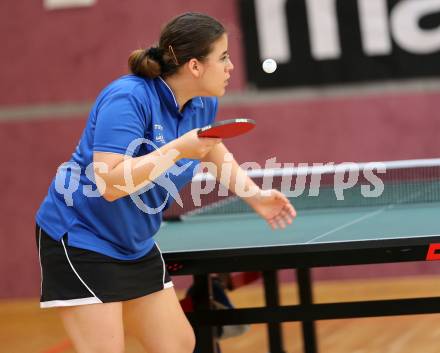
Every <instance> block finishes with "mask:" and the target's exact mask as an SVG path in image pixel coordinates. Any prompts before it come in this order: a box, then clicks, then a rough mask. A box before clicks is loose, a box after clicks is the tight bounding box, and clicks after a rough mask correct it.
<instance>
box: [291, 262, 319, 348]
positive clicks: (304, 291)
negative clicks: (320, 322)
mask: <svg viewBox="0 0 440 353" xmlns="http://www.w3.org/2000/svg"><path fill="white" fill-rule="evenodd" d="M296 275H297V280H298V286H299V300H300V305H301V306H305V307H307V306H310V305H312V304H313V293H312V281H311V277H310V268H298V269H297V270H296ZM301 326H302V333H303V342H304V352H305V353H317V352H318V347H317V341H316V330H315V322H314V321H303V322H302V323H301Z"/></svg>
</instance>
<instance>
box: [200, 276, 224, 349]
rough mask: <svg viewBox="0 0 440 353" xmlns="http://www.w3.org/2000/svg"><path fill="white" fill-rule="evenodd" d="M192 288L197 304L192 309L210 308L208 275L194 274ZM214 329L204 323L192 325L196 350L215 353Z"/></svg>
mask: <svg viewBox="0 0 440 353" xmlns="http://www.w3.org/2000/svg"><path fill="white" fill-rule="evenodd" d="M194 288H195V291H194V292H195V293H197V294H196V295H197V298H194V299H195V302H196V303H197V306H196V307H195V308H194V309H195V310H198V309H199V310H210V309H211V303H212V283H211V277H210V275H209V274H208V275H206V274H204V275H195V276H194ZM214 329H215V328H214V327H212V326H206V325H201V326H196V327H194V331H195V335H196V341H197V349H196V351H197V352H203V353H217V351H218V350H217V344H216V338H215V335H214Z"/></svg>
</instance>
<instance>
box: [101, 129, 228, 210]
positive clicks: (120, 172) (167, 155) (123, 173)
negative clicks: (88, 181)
mask: <svg viewBox="0 0 440 353" xmlns="http://www.w3.org/2000/svg"><path fill="white" fill-rule="evenodd" d="M197 130H198V129H195V130H191V131H189V132H188V133H186V134H185V135H183V136H181V137H179V138H177V139H176V140H173V141H171V142H169V143H167V144H166V145H164V146H162V147H161V148H159V149H157V150H155V151H154V152H151V153H149V154H147V155H144V156H140V157H128V156H125V155H123V154H119V153H108V152H94V154H93V169H94V173H95V180H96V185H97V187H98V190H99V192H100V193H101V195H102V196H103V197H104V199H106V200H107V201H109V202H112V201H115V200H117V199H119V198H121V197H124V196H127V195H129V194H132V193H134V192H136V191H138V190H139V189H141V188H143V187H145V185H147V184H148V183H150V182H152V181H154V180H155V179H156V178H157V177H159V176H160V175H161V174H163V173H164V172H165V171H166V170H167V169H169V168H171V167H172V166H173V165H174V163H175V162H176V161H178V160H179V159H182V158H191V159H202V158H203V157H204V156H205V155H206V154H207V153H208V152H209V151H210V150H211V149H212V148H213V147H214V146H215V145H216V144H218V143H220V142H221V139H215V138H199V137H198V136H197ZM127 176H128V178H127ZM127 179H128V185H127Z"/></svg>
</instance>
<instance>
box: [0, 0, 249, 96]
mask: <svg viewBox="0 0 440 353" xmlns="http://www.w3.org/2000/svg"><path fill="white" fill-rule="evenodd" d="M42 3H43V1H42V0H41V1H26V0H16V1H9V2H5V1H3V2H2V3H1V4H0V42H1V43H2V49H1V54H0V63H1V64H2V65H0V77H1V80H0V105H17V104H23V103H40V102H43V103H47V102H57V101H69V102H70V101H81V100H91V99H93V98H94V97H95V96H96V94H97V93H98V91H99V90H100V89H101V88H102V86H103V85H104V84H106V83H107V82H108V81H109V80H111V79H112V78H115V77H117V76H119V75H120V74H123V73H125V72H126V71H127V68H126V67H127V64H126V63H127V59H128V56H129V54H130V53H131V51H132V50H133V49H137V48H139V47H148V46H150V45H152V44H153V43H154V42H156V41H157V39H158V36H159V32H160V29H161V27H162V25H163V24H164V23H165V22H166V21H168V20H169V19H170V18H171V17H174V16H176V15H178V14H180V13H183V12H187V11H198V12H204V13H207V14H210V15H212V16H215V17H216V18H218V19H219V20H220V21H222V22H223V23H224V24H225V26H226V27H227V29H228V31H229V34H230V51H231V54H232V58H233V59H234V61H235V62H236V63H239V62H240V60H241V57H242V52H241V44H240V43H241V38H240V32H239V24H238V19H237V17H238V13H237V11H236V6H237V5H236V1H234V0H223V1H203V0H187V1H179V0H167V1H146V0H124V1H119V0H105V1H98V2H97V4H96V5H95V6H92V7H90V8H78V9H67V10H55V11H46V10H44V9H43V6H42ZM237 66H238V68H237V70H236V72H235V75H234V80H233V81H231V85H230V88H232V89H239V88H241V87H243V85H244V79H243V74H242V73H243V70H242V69H240V67H243V66H242V65H237Z"/></svg>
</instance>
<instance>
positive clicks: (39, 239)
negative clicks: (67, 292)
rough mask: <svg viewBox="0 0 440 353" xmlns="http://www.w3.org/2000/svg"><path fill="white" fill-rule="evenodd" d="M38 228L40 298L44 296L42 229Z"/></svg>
mask: <svg viewBox="0 0 440 353" xmlns="http://www.w3.org/2000/svg"><path fill="white" fill-rule="evenodd" d="M37 227H38V262H39V263H40V296H42V295H43V265H42V264H41V227H40V226H37Z"/></svg>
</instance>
